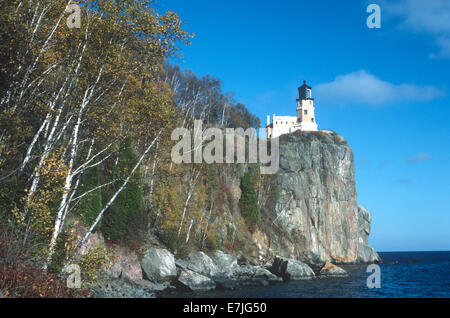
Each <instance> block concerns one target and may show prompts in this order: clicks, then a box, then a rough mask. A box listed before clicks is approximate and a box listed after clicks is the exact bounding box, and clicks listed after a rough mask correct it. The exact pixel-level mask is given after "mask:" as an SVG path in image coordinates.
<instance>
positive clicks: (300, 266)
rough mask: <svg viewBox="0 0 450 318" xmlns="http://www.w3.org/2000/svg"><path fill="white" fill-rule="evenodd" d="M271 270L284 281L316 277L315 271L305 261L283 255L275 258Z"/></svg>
mask: <svg viewBox="0 0 450 318" xmlns="http://www.w3.org/2000/svg"><path fill="white" fill-rule="evenodd" d="M270 271H271V272H272V273H274V274H276V275H277V276H279V277H281V278H283V280H284V281H289V280H307V279H313V278H315V274H314V271H313V270H312V269H311V268H310V267H309V266H308V265H306V264H305V263H303V262H300V261H297V260H293V259H288V258H283V257H276V258H275V260H274V262H273V264H272V267H271V269H270Z"/></svg>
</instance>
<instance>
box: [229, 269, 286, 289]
mask: <svg viewBox="0 0 450 318" xmlns="http://www.w3.org/2000/svg"><path fill="white" fill-rule="evenodd" d="M232 279H234V280H236V281H237V282H238V283H239V284H240V285H242V286H267V285H269V284H274V283H278V282H281V278H279V277H277V276H276V275H274V274H272V273H271V272H269V271H268V270H267V269H265V268H262V267H261V266H251V265H244V266H239V267H237V268H235V269H234V271H233V275H232Z"/></svg>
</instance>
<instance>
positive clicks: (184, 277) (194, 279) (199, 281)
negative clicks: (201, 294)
mask: <svg viewBox="0 0 450 318" xmlns="http://www.w3.org/2000/svg"><path fill="white" fill-rule="evenodd" d="M177 283H178V285H179V286H180V287H181V288H184V289H189V290H193V291H195V290H212V289H215V288H216V283H215V282H214V281H213V280H212V279H210V278H208V277H206V276H203V275H200V274H198V273H195V272H193V271H191V270H189V269H187V270H183V271H182V272H181V274H180V276H179V277H178V281H177Z"/></svg>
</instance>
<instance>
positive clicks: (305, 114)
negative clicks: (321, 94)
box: [266, 81, 317, 138]
mask: <svg viewBox="0 0 450 318" xmlns="http://www.w3.org/2000/svg"><path fill="white" fill-rule="evenodd" d="M311 90H312V88H311V87H310V86H308V85H306V81H303V85H302V86H300V87H299V88H298V95H299V96H298V99H297V116H277V115H275V114H274V115H273V118H272V122H270V116H267V126H266V129H267V137H268V138H277V137H279V136H281V135H285V134H290V133H293V132H294V131H297V130H301V131H317V121H316V116H315V115H314V98H312V94H311Z"/></svg>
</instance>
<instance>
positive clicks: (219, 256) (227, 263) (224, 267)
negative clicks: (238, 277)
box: [212, 251, 238, 276]
mask: <svg viewBox="0 0 450 318" xmlns="http://www.w3.org/2000/svg"><path fill="white" fill-rule="evenodd" d="M212 260H213V261H214V263H215V264H216V267H217V269H218V272H219V273H220V274H221V275H224V276H231V275H232V274H233V270H234V269H236V268H237V267H238V262H237V258H236V257H234V256H232V255H229V254H225V253H224V252H222V251H216V252H215V253H214V255H213V257H212Z"/></svg>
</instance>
